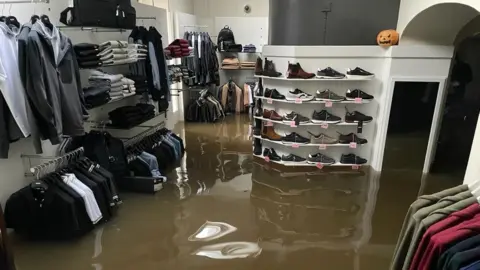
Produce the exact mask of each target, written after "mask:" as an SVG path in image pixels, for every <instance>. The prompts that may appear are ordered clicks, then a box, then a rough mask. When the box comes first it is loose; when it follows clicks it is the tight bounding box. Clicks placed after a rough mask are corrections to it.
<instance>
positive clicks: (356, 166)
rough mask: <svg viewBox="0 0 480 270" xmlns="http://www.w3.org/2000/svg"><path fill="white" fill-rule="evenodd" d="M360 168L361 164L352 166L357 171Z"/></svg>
mask: <svg viewBox="0 0 480 270" xmlns="http://www.w3.org/2000/svg"><path fill="white" fill-rule="evenodd" d="M359 169H360V166H359V165H353V166H352V170H356V171H357V170H359Z"/></svg>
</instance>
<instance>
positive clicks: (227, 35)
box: [217, 25, 235, 52]
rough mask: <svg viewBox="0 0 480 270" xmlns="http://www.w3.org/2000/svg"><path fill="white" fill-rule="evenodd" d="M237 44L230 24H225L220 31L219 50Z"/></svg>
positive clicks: (221, 50)
mask: <svg viewBox="0 0 480 270" xmlns="http://www.w3.org/2000/svg"><path fill="white" fill-rule="evenodd" d="M233 44H235V36H234V35H233V32H232V30H231V29H230V26H228V25H225V27H223V29H222V30H220V33H218V39H217V45H218V51H219V52H223V51H225V50H226V48H227V47H228V46H229V45H233Z"/></svg>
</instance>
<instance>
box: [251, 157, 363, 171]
mask: <svg viewBox="0 0 480 270" xmlns="http://www.w3.org/2000/svg"><path fill="white" fill-rule="evenodd" d="M253 156H254V157H256V158H260V159H262V160H264V161H265V162H267V163H274V164H280V165H283V166H287V167H317V168H319V169H320V167H352V169H354V170H358V169H360V168H361V167H362V165H355V164H343V163H340V162H337V163H334V164H318V163H316V164H312V163H308V162H286V161H273V160H269V161H267V160H265V157H263V156H261V155H255V154H253Z"/></svg>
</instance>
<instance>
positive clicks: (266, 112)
mask: <svg viewBox="0 0 480 270" xmlns="http://www.w3.org/2000/svg"><path fill="white" fill-rule="evenodd" d="M263 118H267V119H270V120H275V121H282V120H283V118H282V116H280V115H279V114H278V113H277V112H276V111H274V110H271V111H270V110H267V109H264V110H263Z"/></svg>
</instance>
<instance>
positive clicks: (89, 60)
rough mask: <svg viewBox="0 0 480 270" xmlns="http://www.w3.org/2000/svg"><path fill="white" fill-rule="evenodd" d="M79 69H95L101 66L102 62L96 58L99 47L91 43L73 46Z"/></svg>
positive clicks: (98, 57)
mask: <svg viewBox="0 0 480 270" xmlns="http://www.w3.org/2000/svg"><path fill="white" fill-rule="evenodd" d="M73 49H74V51H75V54H76V56H77V62H78V65H79V66H80V67H81V68H97V67H101V66H103V61H102V60H101V59H100V56H98V53H99V52H100V46H99V45H98V44H92V43H80V44H76V45H74V46H73Z"/></svg>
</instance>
